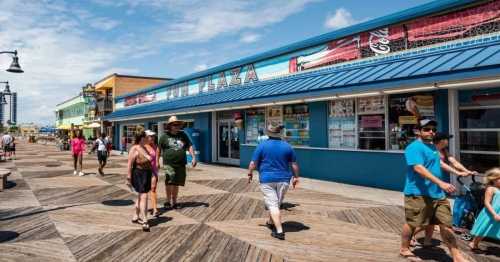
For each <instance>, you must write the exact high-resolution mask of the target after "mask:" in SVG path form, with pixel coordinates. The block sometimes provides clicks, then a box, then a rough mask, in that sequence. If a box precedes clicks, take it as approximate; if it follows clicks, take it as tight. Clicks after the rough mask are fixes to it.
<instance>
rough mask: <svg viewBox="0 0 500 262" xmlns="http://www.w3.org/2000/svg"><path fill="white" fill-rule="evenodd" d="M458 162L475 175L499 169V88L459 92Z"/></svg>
mask: <svg viewBox="0 0 500 262" xmlns="http://www.w3.org/2000/svg"><path fill="white" fill-rule="evenodd" d="M459 102H460V107H459V114H458V120H459V131H460V133H459V139H460V140H459V141H460V151H459V152H460V160H461V162H462V163H463V164H464V165H465V166H466V167H467V168H469V169H471V170H475V171H478V172H481V173H483V172H485V171H486V170H488V169H490V168H493V167H497V166H500V88H494V89H478V90H464V91H460V93H459Z"/></svg>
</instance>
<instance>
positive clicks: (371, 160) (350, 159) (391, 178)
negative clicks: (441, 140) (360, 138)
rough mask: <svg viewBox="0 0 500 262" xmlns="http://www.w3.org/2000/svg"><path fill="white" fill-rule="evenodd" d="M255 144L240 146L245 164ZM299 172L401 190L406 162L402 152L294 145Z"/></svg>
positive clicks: (315, 177)
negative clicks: (299, 146)
mask: <svg viewBox="0 0 500 262" xmlns="http://www.w3.org/2000/svg"><path fill="white" fill-rule="evenodd" d="M254 150H255V146H252V145H243V146H242V147H241V164H240V166H241V167H243V168H246V167H248V164H249V163H250V159H251V156H252V153H253V151H254ZM295 152H296V154H297V162H298V164H299V166H300V170H301V172H300V173H301V176H303V177H308V178H314V179H321V180H327V181H334V182H340V183H346V184H353V185H361V186H369V187H377V188H384V189H391V190H398V191H402V190H403V186H404V182H405V177H406V173H405V172H406V164H405V159H404V155H403V153H402V152H401V153H399V152H366V151H340V150H328V149H312V148H307V149H306V148H295Z"/></svg>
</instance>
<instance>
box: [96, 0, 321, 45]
mask: <svg viewBox="0 0 500 262" xmlns="http://www.w3.org/2000/svg"><path fill="white" fill-rule="evenodd" d="M315 1H318V0H255V1H246V0H219V1H206V0H185V1H176V0H127V1H125V3H126V4H127V5H128V7H129V8H140V7H148V8H153V9H154V10H156V11H157V12H160V13H161V15H159V16H158V17H159V20H160V21H162V20H163V26H161V29H159V30H158V34H160V35H163V36H164V37H163V41H164V42H167V43H183V42H205V41H208V40H210V39H213V38H215V37H217V36H219V35H222V34H237V33H239V32H240V31H242V30H245V29H257V28H261V27H264V26H267V25H270V24H274V23H278V22H281V21H283V20H284V19H285V18H287V17H288V16H290V15H293V14H295V13H298V12H300V11H302V10H303V9H304V7H305V6H306V5H307V4H309V3H311V2H315ZM94 2H97V3H100V4H102V5H110V4H112V3H111V1H108V0H94ZM123 3H124V2H120V6H121V4H123ZM115 6H118V4H117V5H115ZM166 16H169V18H170V17H171V19H168V21H166V22H165V21H164V20H165V17H166Z"/></svg>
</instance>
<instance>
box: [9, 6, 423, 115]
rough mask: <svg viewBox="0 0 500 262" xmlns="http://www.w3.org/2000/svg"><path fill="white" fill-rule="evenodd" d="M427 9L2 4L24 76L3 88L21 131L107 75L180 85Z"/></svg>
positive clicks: (18, 76)
mask: <svg viewBox="0 0 500 262" xmlns="http://www.w3.org/2000/svg"><path fill="white" fill-rule="evenodd" d="M426 2H430V1H428V0H405V1H402V0H385V1H364V0H351V1H347V0H341V1H327V0H323V1H321V0H277V1H273V0H267V1H266V0H254V1H243V0H240V1H234V0H233V1H229V0H217V1H211V0H204V1H203V0H183V1H179V0H123V1H119V0H116V1H115V0H85V1H70V0H68V1H62V0H61V1H58V0H39V1H31V0H2V1H0V48H1V49H2V50H10V49H18V50H19V52H20V62H21V66H23V69H24V70H25V71H26V73H25V74H21V75H13V74H8V73H0V75H1V79H0V81H6V80H8V81H10V82H11V88H12V89H13V90H15V91H17V92H18V93H19V104H20V108H19V113H18V115H19V120H18V121H19V122H36V123H53V121H54V110H55V105H56V104H57V103H58V102H61V101H63V100H65V99H67V98H69V97H71V96H74V95H76V94H77V93H78V92H79V91H80V90H81V86H83V85H85V83H87V82H96V81H98V80H99V79H101V78H102V77H104V76H106V75H108V74H110V73H121V74H133V75H146V76H160V77H172V78H177V77H181V76H184V75H187V74H190V73H193V72H196V71H199V70H203V69H206V68H210V67H213V66H217V65H220V64H223V63H226V62H230V61H233V60H236V59H239V58H242V57H245V56H249V55H252V54H256V53H259V52H262V51H266V50H269V49H273V48H276V47H280V46H283V45H286V44H289V43H293V42H296V41H300V40H304V39H306V38H308V37H312V36H316V35H319V34H322V33H326V32H330V31H333V30H335V29H338V28H342V27H346V26H349V25H352V24H355V23H358V22H360V21H365V20H369V19H373V18H376V17H380V16H383V15H387V14H390V13H393V12H397V11H400V10H403V9H406V8H410V7H414V6H417V5H420V4H423V3H426ZM9 63H10V59H9V57H8V56H2V57H0V66H2V67H3V68H6V67H8V65H9Z"/></svg>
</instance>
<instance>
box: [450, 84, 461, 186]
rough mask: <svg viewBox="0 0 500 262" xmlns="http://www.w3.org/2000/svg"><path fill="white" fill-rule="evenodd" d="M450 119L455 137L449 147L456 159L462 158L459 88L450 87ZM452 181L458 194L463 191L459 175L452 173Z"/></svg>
mask: <svg viewBox="0 0 500 262" xmlns="http://www.w3.org/2000/svg"><path fill="white" fill-rule="evenodd" d="M448 119H449V120H448V121H449V127H450V132H449V133H450V134H452V135H453V138H452V139H450V144H449V149H450V155H452V156H454V157H455V158H456V159H458V160H460V130H459V125H458V124H459V123H458V90H456V89H448ZM450 180H451V181H450V182H451V184H453V185H454V186H455V187H456V188H457V189H458V190H457V192H456V194H461V193H462V187H461V186H460V184H459V183H458V181H457V176H456V175H455V174H450Z"/></svg>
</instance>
